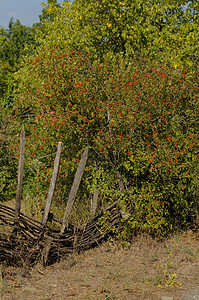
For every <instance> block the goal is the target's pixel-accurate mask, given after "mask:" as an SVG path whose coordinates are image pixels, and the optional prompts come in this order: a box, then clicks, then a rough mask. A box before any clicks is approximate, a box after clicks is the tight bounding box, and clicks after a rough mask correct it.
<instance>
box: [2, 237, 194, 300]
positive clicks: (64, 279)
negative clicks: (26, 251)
mask: <svg viewBox="0 0 199 300" xmlns="http://www.w3.org/2000/svg"><path fill="white" fill-rule="evenodd" d="M198 269H199V235H198V233H196V232H192V231H187V232H183V233H176V234H175V235H173V236H171V237H169V238H168V239H166V240H165V241H163V242H158V241H155V240H153V239H152V238H150V237H148V236H138V237H137V238H134V240H132V243H131V245H130V246H128V247H123V246H122V245H121V243H119V242H114V241H113V240H111V242H109V241H108V242H106V243H104V244H103V245H101V246H99V247H97V248H95V249H90V250H88V251H85V252H84V253H81V254H75V253H73V254H71V255H69V256H66V257H65V258H63V259H62V260H61V261H60V262H59V263H55V264H54V265H52V266H48V267H46V268H43V267H42V265H37V266H35V267H34V268H32V269H30V270H25V271H24V270H23V269H18V268H13V267H5V266H3V269H2V279H1V292H0V295H1V298H0V299H19V300H23V299H26V298H28V299H56V300H57V299H70V298H72V299H118V300H122V299H145V300H146V299H149V300H151V299H153V300H156V299H161V297H162V296H170V297H173V299H174V300H175V299H182V298H183V296H182V295H183V294H186V293H187V292H188V291H189V290H191V289H196V288H197V287H198V285H199V274H198ZM11 297H12V298H11Z"/></svg>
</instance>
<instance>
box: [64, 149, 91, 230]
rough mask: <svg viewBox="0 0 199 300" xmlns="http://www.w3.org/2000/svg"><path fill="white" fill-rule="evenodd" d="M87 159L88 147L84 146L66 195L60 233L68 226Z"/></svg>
mask: <svg viewBox="0 0 199 300" xmlns="http://www.w3.org/2000/svg"><path fill="white" fill-rule="evenodd" d="M87 159H88V147H86V149H85V150H84V153H83V155H82V157H81V159H80V162H79V165H78V168H77V171H76V174H75V179H74V181H73V184H72V187H71V190H70V194H69V197H68V202H67V206H66V210H65V214H64V218H63V224H62V229H61V232H60V233H61V234H63V233H64V230H65V228H66V227H68V221H69V218H70V214H71V210H72V207H73V203H74V201H75V198H76V195H77V191H78V188H79V185H80V182H81V179H82V175H83V173H84V169H85V167H86V163H87Z"/></svg>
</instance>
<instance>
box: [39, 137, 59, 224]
mask: <svg viewBox="0 0 199 300" xmlns="http://www.w3.org/2000/svg"><path fill="white" fill-rule="evenodd" d="M61 151H62V142H59V143H58V147H57V154H56V157H55V161H54V169H53V174H52V178H51V182H50V188H49V191H48V196H47V200H46V204H45V208H44V212H43V219H42V223H43V224H44V225H45V224H46V223H47V220H48V214H49V211H50V207H51V203H52V198H53V194H54V191H55V184H56V180H57V174H58V171H59V163H60V156H61Z"/></svg>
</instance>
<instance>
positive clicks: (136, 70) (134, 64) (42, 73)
mask: <svg viewBox="0 0 199 300" xmlns="http://www.w3.org/2000/svg"><path fill="white" fill-rule="evenodd" d="M25 68H26V74H28V76H27V75H26V74H25V76H26V79H25V80H26V81H25V80H24V81H23V84H24V83H25V84H26V86H24V85H23V86H22V90H21V92H20V90H19V94H18V97H17V99H16V107H15V109H16V110H15V115H16V116H17V118H18V119H19V120H21V121H23V122H24V118H25V119H26V124H25V126H26V132H27V138H26V139H27V145H26V153H27V154H26V155H27V157H28V158H29V159H28V160H26V169H27V170H29V169H30V170H31V171H28V174H27V176H26V181H27V182H28V185H29V188H31V189H33V186H31V180H30V178H32V179H33V181H34V180H35V179H36V180H37V183H38V184H39V189H40V191H45V189H47V187H48V185H49V180H50V174H51V172H52V166H53V159H54V154H55V152H56V145H57V143H58V141H59V140H61V141H63V145H64V149H63V152H62V161H61V168H60V171H59V179H58V185H57V193H58V191H60V193H59V197H61V198H59V201H60V200H61V201H62V202H63V203H64V202H65V200H66V199H67V195H68V192H69V189H70V186H71V184H72V180H73V177H74V172H75V170H76V167H77V164H78V161H79V159H80V157H81V154H82V152H83V150H84V148H85V147H86V146H87V145H88V146H89V148H90V156H89V163H88V168H87V169H86V171H85V174H84V177H83V181H82V184H81V187H80V191H79V197H80V198H81V197H84V196H83V195H87V196H88V197H89V194H90V193H93V191H94V190H95V189H99V190H100V193H101V202H102V204H106V203H108V202H109V201H110V200H112V201H113V200H116V199H118V200H119V198H121V201H120V205H121V206H125V205H127V210H128V207H129V209H130V211H131V212H132V213H131V216H130V217H128V218H127V219H125V220H123V221H122V222H123V228H124V230H123V232H122V235H121V236H123V237H124V238H125V239H127V238H130V236H131V233H132V232H134V231H135V230H136V231H140V230H144V231H147V232H150V233H151V234H153V235H154V236H158V237H161V236H164V235H166V234H167V233H168V232H169V231H172V230H173V229H175V228H179V227H186V226H187V225H188V224H189V223H190V222H191V221H193V219H194V218H195V217H196V213H197V205H198V203H197V195H196V192H197V186H198V177H197V176H198V175H197V167H196V160H197V155H198V154H197V150H196V148H197V140H198V130H197V129H198V125H199V124H198V118H197V107H198V98H197V80H198V74H197V73H194V74H191V73H189V72H188V70H187V73H186V72H185V70H182V71H180V70H177V71H176V70H175V69H172V68H170V67H165V66H159V67H156V66H155V65H154V66H153V67H152V66H150V65H148V66H147V65H146V64H145V61H144V60H143V59H142V60H139V61H136V60H131V62H129V61H128V60H125V59H124V58H123V57H122V56H120V55H118V56H117V57H115V58H113V59H112V60H110V57H107V59H106V60H105V61H104V62H102V63H101V62H100V60H98V61H97V60H95V61H94V62H92V59H91V58H90V56H89V55H86V54H84V53H82V52H80V51H78V52H74V51H70V52H66V53H65V52H63V51H62V50H61V49H59V47H55V48H52V49H49V50H46V49H43V51H42V52H40V53H39V55H38V56H35V57H34V60H31V61H29V65H28V66H27V65H26V66H25ZM22 72H23V73H24V70H22ZM18 76H19V77H22V74H21V73H18ZM23 90H26V92H25V93H23ZM53 153H54V154H53ZM118 174H120V177H121V178H122V182H123V183H122V184H123V186H124V189H125V191H124V193H122V194H121V189H120V187H119V185H118V180H119V175H118ZM26 181H25V183H26ZM57 195H58V194H57ZM119 195H121V196H119ZM102 223H103V222H102ZM105 223H106V222H105Z"/></svg>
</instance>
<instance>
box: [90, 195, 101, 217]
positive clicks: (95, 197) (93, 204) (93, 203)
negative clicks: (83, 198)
mask: <svg viewBox="0 0 199 300" xmlns="http://www.w3.org/2000/svg"><path fill="white" fill-rule="evenodd" d="M98 196H99V191H98V190H95V191H94V195H93V199H91V219H93V218H94V216H95V212H96V209H97V200H98Z"/></svg>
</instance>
